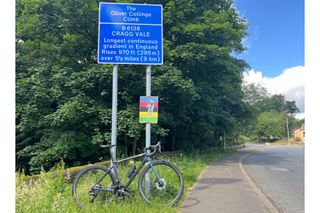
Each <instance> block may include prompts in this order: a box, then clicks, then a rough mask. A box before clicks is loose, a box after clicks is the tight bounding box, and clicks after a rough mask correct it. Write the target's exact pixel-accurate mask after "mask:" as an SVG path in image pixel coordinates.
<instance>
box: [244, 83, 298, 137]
mask: <svg viewBox="0 0 320 213" xmlns="http://www.w3.org/2000/svg"><path fill="white" fill-rule="evenodd" d="M242 90H243V91H244V92H245V96H244V100H245V101H246V103H247V104H248V106H249V110H250V111H251V115H252V116H251V117H250V122H248V125H247V126H246V127H247V128H246V131H243V132H242V133H243V134H244V135H245V136H248V137H250V138H251V140H252V141H259V140H262V139H263V140H269V139H270V137H271V136H273V137H278V138H284V137H287V132H286V121H285V119H286V117H288V120H289V131H290V132H291V131H292V130H293V129H295V128H297V126H298V125H299V124H300V125H301V122H300V121H299V120H297V119H295V118H294V117H293V115H294V114H295V113H297V112H299V109H298V108H297V106H296V103H295V101H287V100H286V99H285V96H284V95H281V94H275V95H270V94H269V93H268V91H267V89H266V88H264V87H261V86H260V85H254V84H249V85H246V84H245V85H243V87H242Z"/></svg>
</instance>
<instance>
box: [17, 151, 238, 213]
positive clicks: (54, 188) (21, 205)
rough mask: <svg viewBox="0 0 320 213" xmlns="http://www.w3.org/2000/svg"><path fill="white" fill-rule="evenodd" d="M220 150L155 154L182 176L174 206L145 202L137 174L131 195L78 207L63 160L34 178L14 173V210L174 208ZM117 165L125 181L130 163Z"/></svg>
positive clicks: (150, 210)
mask: <svg viewBox="0 0 320 213" xmlns="http://www.w3.org/2000/svg"><path fill="white" fill-rule="evenodd" d="M231 152H233V150H229V151H228V152H227V153H231ZM224 154H225V153H224V152H222V151H221V150H218V149H210V150H206V151H203V152H193V153H190V154H185V153H179V154H175V155H173V154H162V155H161V156H158V157H159V159H165V160H168V161H170V162H172V163H174V164H175V165H177V166H178V168H179V169H180V171H181V172H182V174H183V176H184V179H185V191H184V195H183V197H182V199H181V201H180V202H179V204H178V205H177V206H173V207H170V206H168V207H163V206H157V205H152V206H149V205H147V204H146V203H145V202H144V200H143V199H142V198H141V197H140V195H139V193H138V184H137V182H138V176H137V177H136V178H135V180H134V181H133V183H132V184H131V186H130V189H131V192H133V194H134V197H133V198H125V199H123V200H119V199H112V201H111V202H108V204H105V205H98V204H96V205H95V204H93V205H90V206H89V207H87V208H85V209H81V210H80V209H79V208H78V206H77V205H76V204H75V202H74V200H73V197H72V195H71V187H72V180H71V178H70V175H68V172H67V175H66V173H65V170H64V168H63V164H61V165H60V166H57V167H56V168H54V169H53V170H52V171H50V172H48V173H43V174H42V175H39V177H38V178H37V179H30V178H28V177H26V176H24V175H23V174H21V173H17V174H16V212H23V213H29V212H30V213H37V212H41V213H45V212H63V213H67V212H116V213H117V212H119V213H125V212H133V213H135V212H136V213H140V212H148V213H149V212H151V213H152V212H154V213H156V212H178V211H179V208H180V206H181V203H182V200H184V199H185V197H186V195H187V191H188V189H189V188H190V187H191V186H192V185H193V184H194V183H195V182H196V180H197V178H198V176H199V174H200V173H201V171H202V170H203V169H204V167H205V166H206V165H207V164H209V163H212V162H213V161H214V160H216V159H217V158H219V157H221V156H222V155H224ZM155 158H157V156H155ZM119 168H120V175H121V178H122V179H121V180H122V182H126V181H127V177H126V173H127V171H128V170H129V169H130V166H126V165H121V166H120V167H119Z"/></svg>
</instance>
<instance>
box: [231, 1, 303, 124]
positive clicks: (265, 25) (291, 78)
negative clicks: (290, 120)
mask: <svg viewBox="0 0 320 213" xmlns="http://www.w3.org/2000/svg"><path fill="white" fill-rule="evenodd" d="M234 5H235V7H236V9H237V10H238V12H239V14H240V16H242V17H243V18H245V19H246V20H247V22H248V25H249V27H248V36H247V37H246V38H245V39H243V44H244V46H245V47H246V48H247V50H246V51H245V52H243V53H241V54H239V55H235V56H236V57H237V58H241V59H244V60H245V61H246V62H247V63H249V65H250V68H249V69H248V70H247V71H246V72H245V73H244V81H245V82H247V83H255V84H260V85H262V86H264V87H266V88H267V89H268V91H269V93H271V94H283V95H285V97H286V99H287V100H290V101H291V100H294V101H296V105H297V107H298V108H299V110H300V112H301V114H299V115H298V117H300V118H302V117H304V84H305V81H304V77H305V67H304V65H305V62H304V0H234Z"/></svg>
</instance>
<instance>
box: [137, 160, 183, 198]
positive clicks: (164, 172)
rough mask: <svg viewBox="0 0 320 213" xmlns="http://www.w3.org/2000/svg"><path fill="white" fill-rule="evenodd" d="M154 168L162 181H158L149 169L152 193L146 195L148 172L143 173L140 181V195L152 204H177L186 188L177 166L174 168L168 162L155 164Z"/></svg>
mask: <svg viewBox="0 0 320 213" xmlns="http://www.w3.org/2000/svg"><path fill="white" fill-rule="evenodd" d="M153 167H154V170H155V171H156V173H157V174H158V177H159V178H160V180H158V179H157V177H156V175H155V173H154V172H153V170H152V169H150V167H149V169H148V171H149V174H150V192H149V194H146V191H145V188H146V178H145V174H146V170H145V171H143V172H142V174H141V175H142V176H141V177H140V180H139V191H140V194H141V195H142V197H143V198H144V199H145V200H146V201H147V202H148V203H151V204H152V203H158V204H176V203H177V202H178V201H179V199H180V197H181V195H182V192H183V188H184V186H183V177H182V175H181V173H180V172H179V170H178V169H177V168H176V167H175V166H172V164H170V163H168V162H165V163H164V162H163V161H161V162H160V161H159V162H158V163H156V162H155V163H154V165H153ZM147 168H148V167H147Z"/></svg>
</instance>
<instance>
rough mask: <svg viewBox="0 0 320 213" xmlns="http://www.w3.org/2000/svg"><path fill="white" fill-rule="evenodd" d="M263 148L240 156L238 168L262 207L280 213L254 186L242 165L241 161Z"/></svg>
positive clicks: (273, 212)
mask: <svg viewBox="0 0 320 213" xmlns="http://www.w3.org/2000/svg"><path fill="white" fill-rule="evenodd" d="M262 149H263V148H261V149H256V150H254V151H252V152H250V153H248V154H246V155H244V156H242V157H241V158H240V159H239V167H240V170H241V172H242V174H243V176H244V177H245V179H246V180H247V182H248V184H249V185H250V186H251V188H252V189H253V191H254V192H255V193H256V194H257V196H258V197H259V198H260V200H261V201H262V202H263V203H264V205H265V206H266V208H267V209H268V210H269V211H270V212H272V213H280V211H279V209H278V208H277V207H276V206H275V205H274V204H273V203H274V201H272V200H271V199H270V198H268V197H267V196H266V195H265V194H264V193H263V191H262V190H261V189H260V188H259V187H258V186H257V185H256V183H255V182H254V180H253V179H252V178H251V177H250V175H249V174H248V173H247V172H246V170H245V168H244V166H243V164H242V161H243V160H244V159H245V158H247V157H249V156H250V155H253V154H255V153H257V152H260V151H261V150H262Z"/></svg>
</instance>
